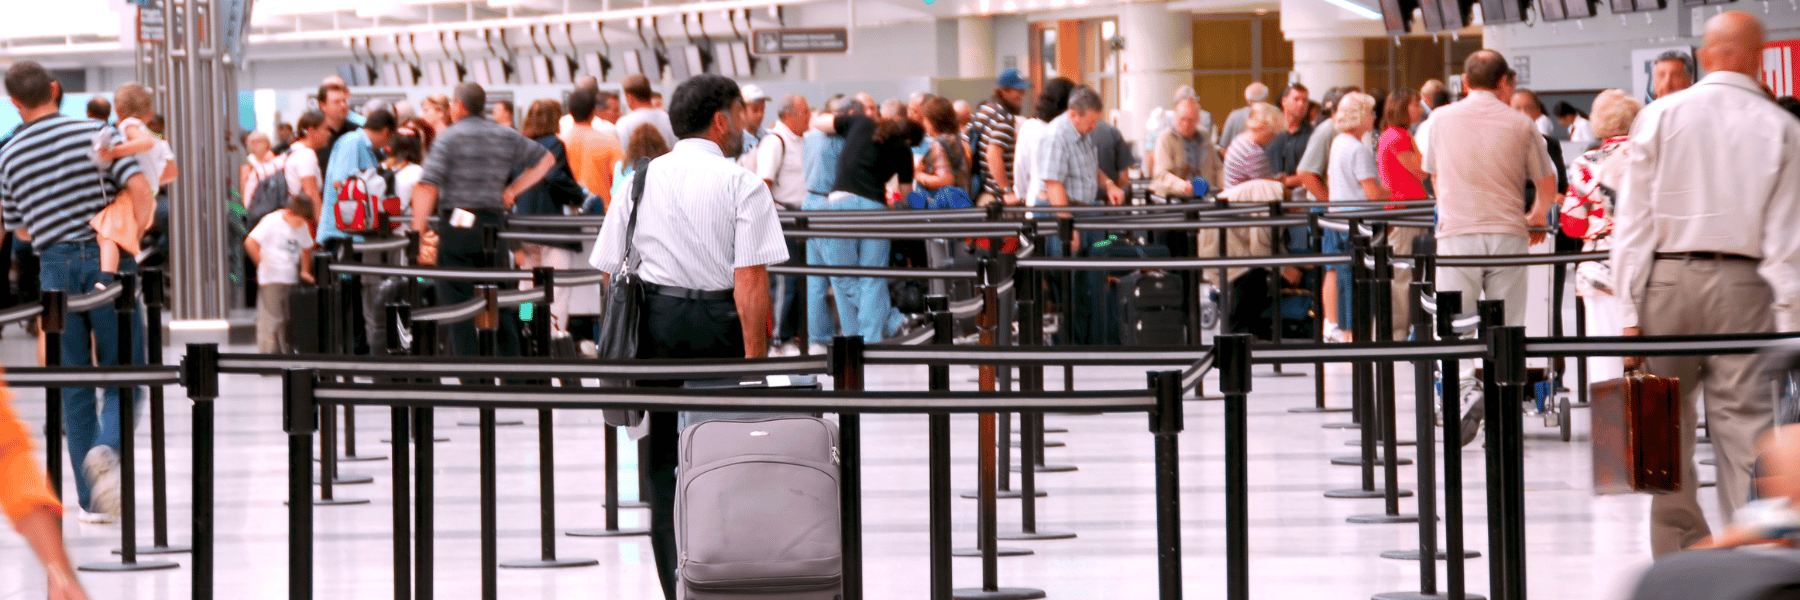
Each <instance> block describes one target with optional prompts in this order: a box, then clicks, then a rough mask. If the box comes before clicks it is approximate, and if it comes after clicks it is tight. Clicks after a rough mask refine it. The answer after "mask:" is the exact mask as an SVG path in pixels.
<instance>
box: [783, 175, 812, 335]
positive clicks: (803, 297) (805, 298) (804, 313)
mask: <svg viewBox="0 0 1800 600" xmlns="http://www.w3.org/2000/svg"><path fill="white" fill-rule="evenodd" d="M804 214H806V213H805V212H804V211H801V212H798V213H796V214H795V215H794V228H795V229H798V230H800V231H806V224H807V223H808V222H809V221H808V220H807V218H806V217H803V216H800V215H804ZM783 240H784V241H785V240H786V237H785V236H784V237H783ZM810 243H812V240H810V239H802V240H800V256H797V257H796V256H789V257H788V260H789V262H790V263H791V264H798V265H801V266H806V265H807V264H808V263H807V261H806V245H807V244H810ZM793 285H797V286H800V293H799V294H797V295H798V296H799V297H798V298H796V299H795V300H794V302H796V303H798V304H799V305H800V318H799V320H798V321H796V322H795V326H796V329H795V331H798V332H799V333H800V342H799V344H798V346H799V350H800V355H801V356H811V355H812V348H811V346H812V323H811V321H812V306H811V302H812V298H811V296H812V294H809V293H807V288H808V286H811V285H812V276H811V275H800V276H796V277H794V282H793ZM790 293H791V292H790ZM788 312H789V313H792V312H794V311H791V310H790V311H788ZM776 345H777V346H779V345H780V343H777V344H776Z"/></svg>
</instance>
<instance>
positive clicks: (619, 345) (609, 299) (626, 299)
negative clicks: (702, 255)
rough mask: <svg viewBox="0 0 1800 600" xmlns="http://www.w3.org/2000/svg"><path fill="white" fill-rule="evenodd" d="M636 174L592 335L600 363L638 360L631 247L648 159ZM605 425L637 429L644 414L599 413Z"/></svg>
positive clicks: (639, 285)
mask: <svg viewBox="0 0 1800 600" xmlns="http://www.w3.org/2000/svg"><path fill="white" fill-rule="evenodd" d="M634 168H635V169H636V170H637V174H636V175H635V176H634V177H633V178H632V188H631V217H630V218H628V219H626V222H625V255H624V259H623V260H622V261H620V265H619V271H618V272H617V273H615V274H613V277H612V281H610V282H608V283H607V285H606V297H605V299H604V300H603V301H602V304H601V308H600V324H599V327H598V329H597V331H596V332H595V334H594V335H595V337H594V345H595V346H597V347H598V349H599V357H600V358H601V359H614V360H617V359H628V358H637V350H638V335H639V333H640V332H639V331H638V311H639V310H641V309H642V307H643V300H644V286H643V282H642V281H641V280H639V279H638V276H637V272H636V271H637V264H636V259H637V256H636V248H635V247H634V245H633V244H632V237H633V234H635V233H636V232H637V217H638V208H639V206H640V205H642V204H643V199H644V179H645V175H646V174H647V172H648V171H649V170H650V159H647V158H641V159H638V162H637V165H636V166H635V167H634ZM630 383H631V381H630V380H627V379H603V380H601V381H600V384H601V385H603V386H608V387H625V386H627V385H630ZM601 415H602V417H603V418H604V419H605V420H606V424H607V425H611V426H614V427H637V426H639V425H641V424H642V423H643V422H644V411H641V410H624V409H606V410H603V411H601Z"/></svg>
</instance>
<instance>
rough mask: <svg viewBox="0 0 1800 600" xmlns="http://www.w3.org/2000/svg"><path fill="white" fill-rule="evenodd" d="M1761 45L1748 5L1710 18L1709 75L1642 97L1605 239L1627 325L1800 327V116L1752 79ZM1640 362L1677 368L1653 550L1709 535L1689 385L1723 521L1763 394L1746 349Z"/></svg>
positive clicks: (1743, 469)
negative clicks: (1673, 420)
mask: <svg viewBox="0 0 1800 600" xmlns="http://www.w3.org/2000/svg"><path fill="white" fill-rule="evenodd" d="M1762 48H1763V29H1762V25H1761V24H1760V23H1758V22H1757V21H1756V18H1755V17H1752V16H1750V15H1748V14H1745V13H1742V12H1728V13H1723V14H1720V15H1718V16H1715V17H1713V18H1712V20H1710V21H1708V22H1707V24H1706V36H1705V46H1704V47H1703V48H1701V50H1700V53H1699V55H1700V63H1701V65H1703V66H1704V67H1705V69H1706V71H1707V72H1709V73H1710V74H1709V75H1707V76H1706V78H1705V79H1702V80H1701V81H1700V83H1699V84H1697V85H1695V86H1694V87H1693V88H1690V89H1689V90H1687V91H1685V92H1682V93H1680V94H1676V95H1673V96H1670V97H1668V98H1665V99H1662V100H1659V101H1657V102H1656V103H1654V104H1651V105H1650V106H1648V107H1645V109H1644V111H1643V112H1642V113H1640V114H1639V115H1638V118H1637V122H1636V124H1635V125H1634V126H1633V127H1632V132H1631V148H1630V151H1631V155H1630V160H1629V162H1628V163H1627V165H1626V171H1625V183H1624V185H1623V189H1621V190H1620V197H1619V199H1618V202H1617V203H1616V207H1617V208H1616V213H1617V214H1616V216H1615V217H1614V229H1613V231H1614V233H1613V236H1614V241H1615V243H1614V245H1613V248H1612V261H1613V273H1614V274H1615V278H1614V281H1615V284H1616V285H1615V287H1616V288H1617V289H1616V292H1617V294H1618V296H1619V301H1620V302H1619V304H1620V305H1621V307H1620V309H1621V312H1622V314H1621V315H1620V318H1621V321H1620V325H1622V326H1623V327H1624V333H1625V335H1700V334H1743V333H1761V332H1767V331H1771V330H1775V329H1777V328H1778V329H1779V330H1781V331H1795V330H1797V329H1800V310H1797V309H1796V307H1795V302H1796V300H1797V299H1800V239H1797V238H1800V236H1795V235H1794V232H1795V231H1800V202H1795V199H1796V198H1800V121H1796V120H1794V118H1793V117H1792V116H1790V115H1788V114H1787V112H1785V111H1783V110H1782V109H1781V108H1780V107H1779V106H1777V105H1776V104H1775V103H1774V102H1772V101H1771V100H1770V99H1769V97H1768V95H1767V92H1766V91H1764V90H1763V88H1762V86H1761V85H1760V83H1759V81H1758V79H1757V77H1758V75H1760V73H1761V69H1762ZM1721 122H1728V123H1731V124H1732V127H1730V128H1729V130H1730V131H1729V132H1726V131H1723V130H1720V129H1719V128H1717V127H1716V125H1717V124H1718V123H1721ZM1638 364H1643V365H1644V366H1646V367H1647V368H1648V369H1649V371H1650V372H1651V373H1654V374H1656V375H1660V376H1663V377H1677V378H1680V379H1681V408H1682V414H1681V421H1682V423H1681V425H1682V427H1681V431H1682V435H1681V455H1682V459H1683V464H1684V471H1683V473H1682V481H1681V491H1679V492H1676V493H1673V494H1666V495H1660V496H1656V497H1654V498H1652V499H1651V501H1650V544H1651V551H1652V553H1654V554H1656V555H1658V556H1661V555H1664V554H1669V553H1672V552H1675V551H1678V550H1680V549H1682V548H1685V547H1687V546H1690V545H1692V544H1694V543H1695V542H1698V541H1700V540H1701V539H1702V538H1704V537H1706V536H1707V535H1708V534H1709V533H1710V530H1709V529H1708V527H1707V524H1706V517H1705V516H1704V515H1702V514H1701V511H1700V504H1699V501H1698V498H1697V497H1696V494H1695V492H1696V489H1695V488H1697V487H1698V480H1699V478H1698V477H1696V476H1695V473H1694V470H1695V469H1694V463H1693V456H1694V430H1695V428H1696V427H1697V426H1698V424H1697V415H1696V414H1695V411H1694V408H1695V406H1694V403H1695V394H1696V393H1697V392H1700V391H1702V390H1704V391H1705V393H1706V421H1707V426H1708V429H1709V430H1710V431H1711V435H1712V440H1713V450H1714V454H1715V457H1716V459H1717V461H1718V494H1719V508H1720V511H1721V513H1722V514H1721V517H1722V518H1723V519H1724V520H1725V521H1726V522H1729V521H1730V520H1731V517H1732V513H1733V511H1735V510H1736V509H1737V508H1738V507H1740V506H1742V505H1743V504H1744V500H1745V495H1746V494H1747V492H1748V490H1749V486H1750V483H1751V479H1750V467H1751V464H1752V463H1753V462H1754V461H1755V459H1756V451H1755V448H1754V444H1755V441H1756V438H1757V436H1759V435H1761V434H1762V432H1764V431H1767V430H1768V428H1769V427H1770V425H1771V422H1772V419H1773V416H1774V403H1773V401H1772V400H1771V397H1770V395H1769V389H1768V383H1767V381H1766V379H1765V378H1764V376H1763V374H1761V373H1759V372H1757V370H1756V367H1755V364H1754V357H1752V356H1746V355H1732V356H1718V355H1708V356H1681V357H1656V358H1651V359H1649V360H1647V361H1645V360H1642V359H1635V358H1633V359H1627V360H1626V361H1625V367H1626V368H1627V369H1630V368H1633V367H1634V366H1636V365H1638Z"/></svg>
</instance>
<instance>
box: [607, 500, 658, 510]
mask: <svg viewBox="0 0 1800 600" xmlns="http://www.w3.org/2000/svg"><path fill="white" fill-rule="evenodd" d="M600 507H601V508H605V507H606V504H604V503H602V504H601V505H600ZM619 508H650V503H649V502H645V501H643V500H620V501H619Z"/></svg>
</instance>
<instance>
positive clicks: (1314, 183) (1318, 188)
mask: <svg viewBox="0 0 1800 600" xmlns="http://www.w3.org/2000/svg"><path fill="white" fill-rule="evenodd" d="M1297 177H1299V178H1300V185H1304V186H1306V193H1308V194H1311V195H1312V197H1313V199H1314V200H1318V201H1321V202H1324V201H1329V200H1331V191H1330V190H1329V189H1326V187H1325V180H1323V179H1320V178H1319V174H1318V173H1308V172H1306V171H1301V172H1300V174H1299V175H1297Z"/></svg>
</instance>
